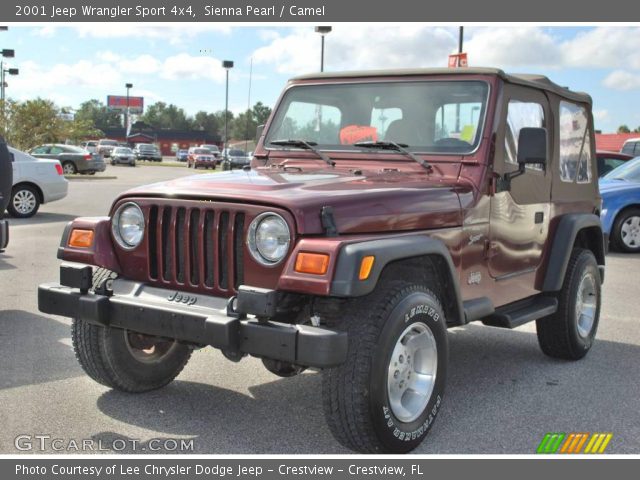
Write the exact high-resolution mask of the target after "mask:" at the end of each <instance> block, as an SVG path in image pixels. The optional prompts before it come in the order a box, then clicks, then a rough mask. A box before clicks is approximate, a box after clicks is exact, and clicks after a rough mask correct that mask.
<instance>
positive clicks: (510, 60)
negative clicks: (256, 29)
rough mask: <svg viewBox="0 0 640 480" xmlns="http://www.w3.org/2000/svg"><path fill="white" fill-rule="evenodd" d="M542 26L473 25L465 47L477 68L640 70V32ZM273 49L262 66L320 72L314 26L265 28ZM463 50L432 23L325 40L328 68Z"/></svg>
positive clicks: (266, 49)
mask: <svg viewBox="0 0 640 480" xmlns="http://www.w3.org/2000/svg"><path fill="white" fill-rule="evenodd" d="M551 32H553V30H552V29H545V28H542V27H527V26H518V27H471V28H467V29H466V30H465V44H464V50H465V51H466V52H467V53H468V54H469V62H470V64H471V65H476V66H494V67H499V68H503V69H507V70H508V69H512V68H522V67H529V68H531V69H532V70H534V69H536V68H546V69H561V68H585V69H586V68H590V69H611V68H618V69H631V70H640V49H638V48H637V45H639V44H640V28H637V27H596V28H592V29H589V30H586V31H584V32H579V33H577V34H576V35H575V36H573V37H572V38H566V37H564V38H560V37H559V36H557V34H555V33H551ZM260 36H261V38H262V39H263V41H265V42H267V45H265V46H263V47H261V48H258V49H256V50H255V51H254V53H253V58H254V60H255V61H256V62H257V63H263V64H272V65H274V66H275V68H276V70H277V71H278V72H280V73H285V74H289V75H290V74H299V73H305V72H310V71H318V69H319V68H318V67H319V57H320V38H319V35H318V34H317V33H315V32H313V29H311V28H310V27H302V28H295V29H292V30H291V31H289V32H288V33H286V34H278V33H277V32H275V31H272V30H266V31H263V32H261V34H260ZM456 47H457V29H455V28H438V27H430V26H408V27H407V26H395V25H390V26H384V25H373V26H369V25H349V26H336V27H335V28H334V30H333V31H332V32H331V33H330V34H329V35H327V37H326V54H325V60H326V65H327V69H329V70H345V69H346V70H354V69H360V68H364V69H368V68H401V67H423V66H444V65H445V63H446V58H447V55H448V54H450V53H453V52H454V51H455V49H456Z"/></svg>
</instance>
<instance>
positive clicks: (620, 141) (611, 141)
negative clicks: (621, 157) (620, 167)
mask: <svg viewBox="0 0 640 480" xmlns="http://www.w3.org/2000/svg"><path fill="white" fill-rule="evenodd" d="M632 138H640V133H596V149H597V150H606V151H608V152H619V151H620V150H621V149H622V145H624V142H626V141H627V140H630V139H632Z"/></svg>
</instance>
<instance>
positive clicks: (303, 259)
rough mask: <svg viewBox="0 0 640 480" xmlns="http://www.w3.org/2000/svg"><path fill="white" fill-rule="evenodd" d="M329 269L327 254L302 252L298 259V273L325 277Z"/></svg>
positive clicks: (296, 268) (296, 267)
mask: <svg viewBox="0 0 640 480" xmlns="http://www.w3.org/2000/svg"><path fill="white" fill-rule="evenodd" d="M328 269H329V255H327V254H326V253H308V252H300V253H299V254H298V256H297V257H296V266H295V270H296V272H298V273H310V274H312V275H324V274H325V273H327V270H328Z"/></svg>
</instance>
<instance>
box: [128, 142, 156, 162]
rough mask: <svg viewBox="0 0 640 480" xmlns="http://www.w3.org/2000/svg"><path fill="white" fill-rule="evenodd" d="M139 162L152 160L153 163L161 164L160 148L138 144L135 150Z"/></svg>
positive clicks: (147, 144)
mask: <svg viewBox="0 0 640 480" xmlns="http://www.w3.org/2000/svg"><path fill="white" fill-rule="evenodd" d="M133 151H134V153H135V154H136V159H138V160H151V161H153V162H161V161H162V154H161V153H160V150H158V147H156V146H155V145H153V144H150V143H137V144H136V145H135V147H134V148H133Z"/></svg>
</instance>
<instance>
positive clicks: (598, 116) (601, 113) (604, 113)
mask: <svg viewBox="0 0 640 480" xmlns="http://www.w3.org/2000/svg"><path fill="white" fill-rule="evenodd" d="M593 118H594V119H595V120H596V121H598V122H606V121H607V120H610V119H611V115H610V114H609V110H605V109H600V110H594V111H593Z"/></svg>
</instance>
